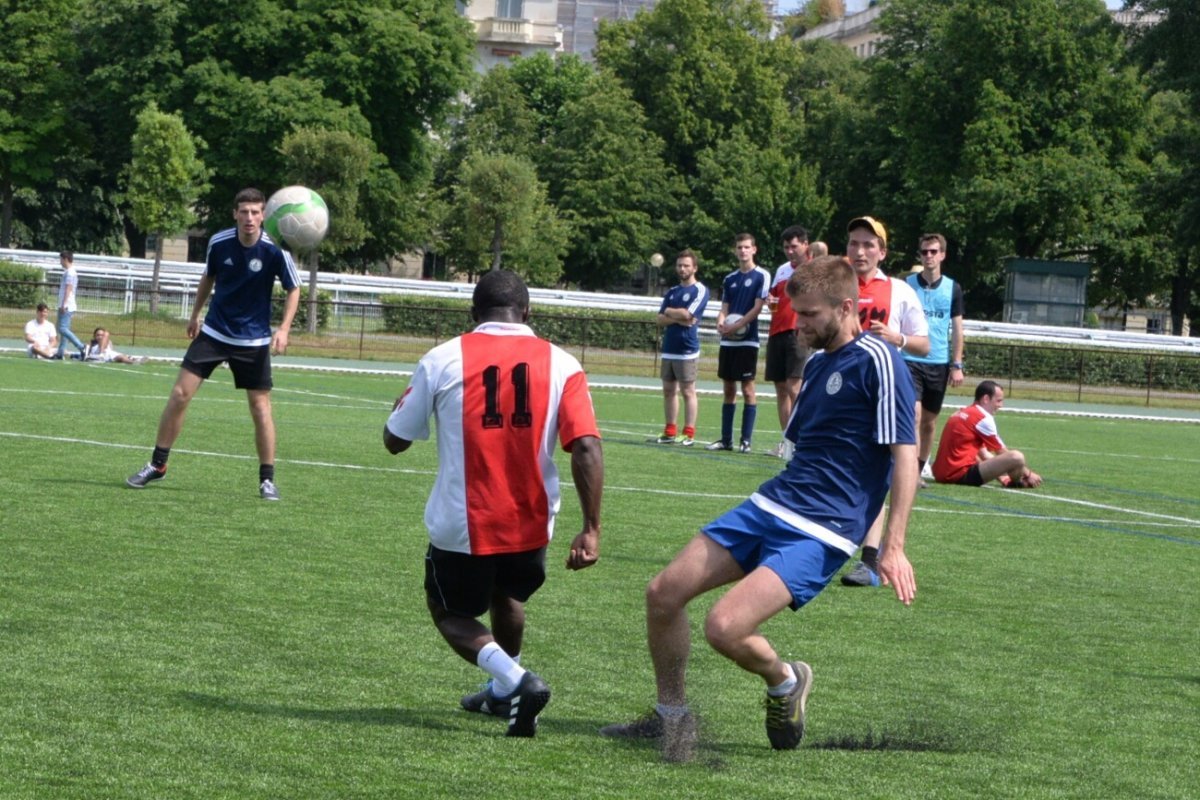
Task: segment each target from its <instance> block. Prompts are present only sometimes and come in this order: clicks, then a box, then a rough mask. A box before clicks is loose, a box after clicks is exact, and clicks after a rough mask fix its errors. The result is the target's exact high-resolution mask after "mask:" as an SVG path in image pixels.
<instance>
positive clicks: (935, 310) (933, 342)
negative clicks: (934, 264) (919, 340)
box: [904, 273, 963, 364]
mask: <svg viewBox="0 0 1200 800" xmlns="http://www.w3.org/2000/svg"><path fill="white" fill-rule="evenodd" d="M905 281H907V282H908V285H909V286H911V287H912V288H913V291H914V292H916V294H917V299H918V300H920V301H921V308H923V309H924V310H925V320H926V321H927V322H928V323H929V355H927V356H914V355H911V354H909V353H905V354H904V358H905V359H906V360H908V361H916V362H918V363H921V364H949V363H950V356H951V353H950V334H951V332H952V329H951V322H952V320H953V319H954V318H955V317H961V316H963V293H962V287H961V286H959V285H958V283H957V282H956V281H954V280H952V279H951V278H948V277H946V276H945V275H942V276H941V277H939V278H938V279H937V280H936V281H934V282H933V285H930V284H927V283H925V276H923V275H921V274H920V273H917V274H915V275H909V276H908V277H907V278H905Z"/></svg>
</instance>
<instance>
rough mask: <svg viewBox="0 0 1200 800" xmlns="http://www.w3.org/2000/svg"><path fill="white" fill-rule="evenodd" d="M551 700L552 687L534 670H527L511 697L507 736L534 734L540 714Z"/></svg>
mask: <svg viewBox="0 0 1200 800" xmlns="http://www.w3.org/2000/svg"><path fill="white" fill-rule="evenodd" d="M549 702H550V687H549V686H547V685H546V682H545V681H543V680H542V679H541V678H539V677H538V676H537V675H535V674H534V673H532V672H526V673H525V675H524V676H523V677H522V678H521V682H520V683H518V684H517V690H516V691H515V692H513V695H512V697H510V698H509V703H510V705H509V710H508V730H507V731H506V732H505V734H504V735H505V736H525V737H529V736H533V735H535V734H536V733H537V723H538V714H540V713H542V709H543V708H545V707H546V704H547V703H549Z"/></svg>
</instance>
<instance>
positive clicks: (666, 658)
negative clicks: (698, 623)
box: [646, 533, 744, 706]
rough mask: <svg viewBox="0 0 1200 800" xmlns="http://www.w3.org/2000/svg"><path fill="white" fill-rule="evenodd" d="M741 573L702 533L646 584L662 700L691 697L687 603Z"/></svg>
mask: <svg viewBox="0 0 1200 800" xmlns="http://www.w3.org/2000/svg"><path fill="white" fill-rule="evenodd" d="M743 574H744V573H743V572H742V569H741V567H739V566H738V564H737V562H736V561H734V560H733V557H732V556H731V555H729V552H728V551H727V550H726V549H725V548H723V547H721V546H720V545H719V544H717V543H716V542H714V541H713V540H712V539H710V538H708V537H707V536H705V535H704V534H702V533H700V534H697V535H696V536H694V537H692V540H691V541H690V542H688V543H687V544H686V545H684V548H683V550H681V551H680V552H679V554H678V555H676V556H675V558H674V560H673V561H671V563H670V564H668V565H667V567H666V568H665V569H664V570H663V571H662V572H660V573H658V575H656V576H655V577H654V579H653V580H651V581H650V585H649V586H647V587H646V638H647V640H648V641H649V644H650V659H651V661H652V662H653V664H654V678H655V682H656V685H657V688H658V701H659V702H660V703H663V704H665V705H675V706H680V705H684V704H685V703H686V702H687V693H686V687H685V677H686V672H687V660H688V652H689V650H690V641H689V639H690V637H689V629H688V617H687V604H688V602H690V601H691V599H692V598H693V597H696V596H697V595H700V594H703V593H704V592H707V591H709V590H710V589H714V588H716V587H717V586H723V585H724V584H727V583H731V582H732V581H736V580H738V579H740V578H741V577H742V576H743Z"/></svg>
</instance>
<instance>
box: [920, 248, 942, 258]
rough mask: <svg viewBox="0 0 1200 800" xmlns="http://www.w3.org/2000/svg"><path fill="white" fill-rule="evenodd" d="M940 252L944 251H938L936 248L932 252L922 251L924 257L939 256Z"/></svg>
mask: <svg viewBox="0 0 1200 800" xmlns="http://www.w3.org/2000/svg"><path fill="white" fill-rule="evenodd" d="M940 252H942V251H941V250H938V249H937V248H936V247H935V248H934V249H932V250H922V251H921V255H923V256H936V255H937V254H938V253H940Z"/></svg>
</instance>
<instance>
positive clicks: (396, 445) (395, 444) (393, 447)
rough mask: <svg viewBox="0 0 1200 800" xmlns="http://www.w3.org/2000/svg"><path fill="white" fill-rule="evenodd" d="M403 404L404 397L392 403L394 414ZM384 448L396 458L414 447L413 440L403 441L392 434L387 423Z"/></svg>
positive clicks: (384, 432)
mask: <svg viewBox="0 0 1200 800" xmlns="http://www.w3.org/2000/svg"><path fill="white" fill-rule="evenodd" d="M402 402H404V395H400V396H399V397H397V398H396V402H394V403H392V412H393V413H394V412H395V411H396V409H397V408H399V407H400V404H401V403H402ZM383 446H384V447H385V448H387V451H388V452H389V453H391V454H392V455H394V456H395V455H399V454H400V453H403V452H404V451H405V450H407V449H408V448H410V447H412V439H401V438H400V437H399V436H397V435H396V434H394V433H392V431H391V429H390V428H388V426H387V423H386V422H385V423H384V424H383Z"/></svg>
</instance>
